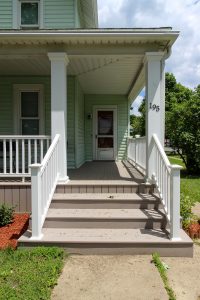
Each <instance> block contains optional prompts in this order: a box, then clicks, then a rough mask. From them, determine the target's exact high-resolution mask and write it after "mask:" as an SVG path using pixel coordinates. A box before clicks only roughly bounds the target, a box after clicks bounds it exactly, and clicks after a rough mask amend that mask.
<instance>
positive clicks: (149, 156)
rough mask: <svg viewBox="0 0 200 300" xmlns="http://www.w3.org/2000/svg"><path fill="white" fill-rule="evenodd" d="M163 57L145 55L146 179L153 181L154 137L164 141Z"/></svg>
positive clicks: (158, 53)
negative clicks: (154, 135)
mask: <svg viewBox="0 0 200 300" xmlns="http://www.w3.org/2000/svg"><path fill="white" fill-rule="evenodd" d="M163 57H164V52H148V53H146V55H145V59H144V63H145V67H146V138H147V143H146V169H147V170H146V179H147V181H148V180H151V178H152V175H153V174H154V173H155V159H154V153H153V145H152V144H153V143H152V142H153V141H152V136H153V134H156V135H157V137H158V139H159V141H160V142H161V143H162V141H163V126H162V124H163V120H162V119H163V111H162V110H163V109H164V106H163V105H162V101H164V99H163V88H164V86H163V80H164V79H163V62H162V60H163Z"/></svg>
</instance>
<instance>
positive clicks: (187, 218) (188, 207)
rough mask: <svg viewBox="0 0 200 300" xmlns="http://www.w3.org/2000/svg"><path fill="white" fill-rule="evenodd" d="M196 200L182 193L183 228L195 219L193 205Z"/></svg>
mask: <svg viewBox="0 0 200 300" xmlns="http://www.w3.org/2000/svg"><path fill="white" fill-rule="evenodd" d="M193 205H194V202H193V201H192V200H191V198H190V197H189V196H185V195H184V194H182V193H181V206H180V209H181V211H180V212H181V217H182V224H183V228H184V229H186V228H187V227H188V226H189V224H190V223H191V221H192V220H193V217H194V216H193V213H192V206H193Z"/></svg>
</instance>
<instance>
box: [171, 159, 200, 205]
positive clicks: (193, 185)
mask: <svg viewBox="0 0 200 300" xmlns="http://www.w3.org/2000/svg"><path fill="white" fill-rule="evenodd" d="M168 158H169V161H170V162H171V164H178V165H181V166H182V167H183V170H182V171H181V193H183V194H184V196H185V197H187V196H189V197H190V199H191V200H192V202H200V176H190V175H187V174H186V168H185V164H184V162H183V161H182V159H181V158H180V157H179V156H178V155H173V156H168Z"/></svg>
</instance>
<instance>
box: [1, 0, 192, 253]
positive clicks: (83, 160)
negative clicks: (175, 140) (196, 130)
mask: <svg viewBox="0 0 200 300" xmlns="http://www.w3.org/2000/svg"><path fill="white" fill-rule="evenodd" d="M178 35H179V32H177V31H173V30H172V29H171V28H168V27H166V28H143V29H142V28H134V29H99V28H98V12H97V1H96V0H57V1H54V0H33V1H32V0H2V1H0V134H1V136H0V176H1V182H0V201H1V202H6V203H8V204H11V205H15V206H16V210H17V211H31V218H32V220H31V226H30V231H29V232H28V233H27V234H26V235H25V236H23V237H22V239H21V244H27V243H28V244H29V245H35V244H37V243H38V244H41V243H43V244H45V243H46V244H59V245H64V246H65V247H67V248H68V250H69V251H70V249H71V251H72V252H73V251H74V250H73V249H76V250H75V251H80V252H82V253H95V252H101V253H120V252H123V253H151V252H152V251H154V250H157V251H160V253H161V254H164V255H192V242H191V241H190V240H189V239H188V238H187V237H186V235H185V234H184V232H183V231H182V229H181V228H180V208H179V206H180V168H179V166H172V165H170V163H169V161H168V159H167V157H166V155H165V152H164V150H163V144H164V119H165V118H164V116H165V73H164V67H165V60H166V59H167V58H168V57H169V55H170V54H171V47H172V45H173V44H174V42H175V41H176V39H177V37H178ZM144 86H145V87H146V136H145V137H141V138H135V139H131V138H129V113H130V106H131V103H132V102H133V100H134V99H135V98H136V97H137V95H138V94H139V92H140V91H141V90H142V88H143V87H144ZM19 178H22V179H23V180H22V182H20V180H19ZM29 178H31V182H30V180H29ZM155 193H156V194H155Z"/></svg>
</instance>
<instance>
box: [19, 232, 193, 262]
mask: <svg viewBox="0 0 200 300" xmlns="http://www.w3.org/2000/svg"><path fill="white" fill-rule="evenodd" d="M30 236H31V232H30V231H27V232H26V233H25V234H24V235H23V236H22V237H21V238H20V240H19V246H20V247H35V246H60V247H63V248H65V249H66V250H67V251H68V252H69V253H71V254H84V255H92V254H101V255H104V254H105V255H109V254H111V255H115V254H118V255H119V254H120V255H121V254H128V255H145V254H152V253H154V252H158V253H159V254H160V255H161V256H175V257H181V256H182V257H192V256H193V242H192V240H191V239H190V238H189V237H188V236H187V235H186V234H185V232H184V231H183V230H181V240H180V241H170V240H169V237H168V233H167V232H166V231H162V230H146V229H97V228H95V229H85V228H80V229H74V228H73V229H63V228H44V229H43V238H42V239H41V240H40V241H34V240H32V239H30Z"/></svg>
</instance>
